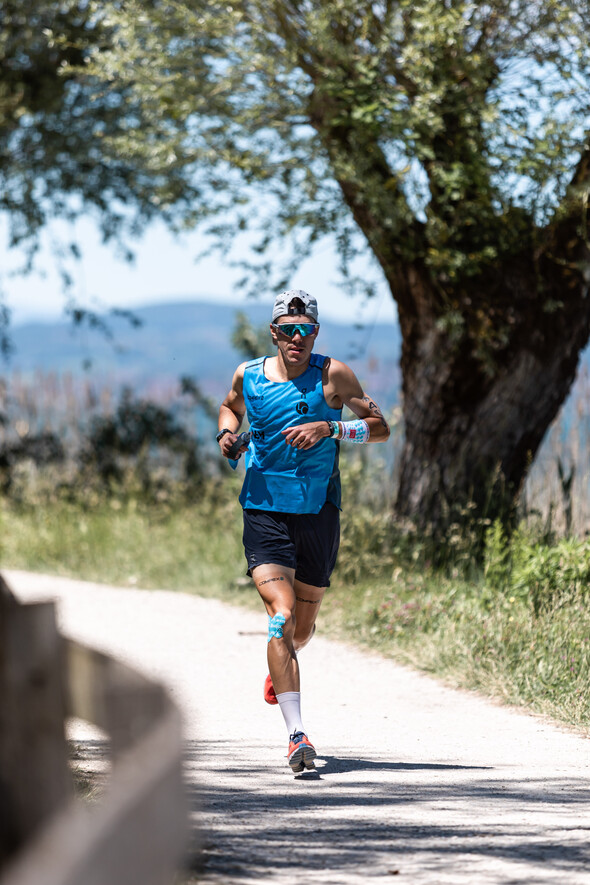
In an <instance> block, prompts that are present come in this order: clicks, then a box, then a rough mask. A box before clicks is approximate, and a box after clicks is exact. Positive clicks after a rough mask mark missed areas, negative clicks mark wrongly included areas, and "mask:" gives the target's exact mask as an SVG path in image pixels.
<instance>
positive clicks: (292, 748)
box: [287, 731, 317, 774]
mask: <svg viewBox="0 0 590 885" xmlns="http://www.w3.org/2000/svg"><path fill="white" fill-rule="evenodd" d="M316 756H317V753H316V751H315V747H314V745H313V744H312V742H311V741H310V740H309V738H308V737H307V735H306V734H303V732H302V731H296V732H295V733H294V734H292V735H291V737H290V738H289V749H288V750H287V758H288V760H289V765H290V766H291V770H292V771H293V773H294V774H299V772H300V771H303V769H304V768H315V763H314V761H313V760H314V759H315V757H316Z"/></svg>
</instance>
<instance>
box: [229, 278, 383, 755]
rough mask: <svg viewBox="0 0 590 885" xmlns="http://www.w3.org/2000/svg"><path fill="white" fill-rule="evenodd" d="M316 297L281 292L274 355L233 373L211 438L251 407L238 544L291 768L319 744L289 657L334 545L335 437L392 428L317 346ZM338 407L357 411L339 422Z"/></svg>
mask: <svg viewBox="0 0 590 885" xmlns="http://www.w3.org/2000/svg"><path fill="white" fill-rule="evenodd" d="M318 331H319V323H318V308H317V302H316V299H315V298H314V297H313V296H311V295H308V294H307V293H306V292H303V291H302V290H300V289H291V290H289V291H288V292H283V293H281V294H280V295H279V296H278V297H277V299H276V301H275V303H274V306H273V310H272V322H271V326H270V334H271V337H272V341H273V344H274V345H275V346H276V348H277V353H276V356H266V357H260V358H259V359H255V360H250V361H249V362H245V363H242V364H241V365H240V366H238V368H237V369H236V372H235V374H234V377H233V381H232V386H231V390H230V392H229V393H228V395H227V396H226V398H225V399H224V401H223V403H222V404H221V407H220V409H219V433H218V434H217V441H218V443H219V445H220V448H221V451H222V453H223V455H224V456H225V457H228V454H229V453H230V449H231V447H232V445H233V444H234V443H235V442H236V440H237V438H238V436H237V434H238V432H239V430H240V427H241V425H242V421H243V419H244V416H245V415H246V414H247V416H248V421H249V424H250V428H249V429H250V433H251V439H250V444H249V446H248V447H246V446H245V445H243V446H242V447H241V449H240V451H244V452H245V466H246V475H245V479H244V484H243V487H242V491H241V493H240V498H239V500H240V503H241V505H242V508H243V511H244V514H243V516H244V534H243V542H244V551H245V554H246V560H247V563H248V574H249V575H251V577H252V579H253V580H254V584H255V585H256V589H257V590H258V593H259V594H260V596H261V598H262V601H263V602H264V605H265V607H266V611H267V614H268V621H269V624H268V643H267V655H268V667H269V671H270V672H269V675H268V676H267V678H266V682H265V686H264V698H265V700H266V701H267V703H269V704H279V705H280V708H281V712H282V714H283V717H284V719H285V724H286V726H287V732H288V734H289V748H288V753H287V755H288V760H289V765H290V766H291V769H292V770H293V772H295V773H298V772H300V771H303V769H304V768H314V767H315V766H314V759H315V757H316V755H317V754H316V751H315V748H314V746H313V744H312V743H311V741H310V740H309V738H308V737H307V732H306V729H305V728H304V726H303V722H302V719H301V695H300V683H299V664H298V660H297V652H299V651H300V650H301V649H302V648H304V647H305V646H306V645H307V643H308V642H309V640H310V639H311V637H312V636H313V633H314V631H315V622H316V618H317V615H318V611H319V608H320V605H321V602H322V599H323V597H324V593H325V592H326V588H327V587H329V585H330V575H331V573H332V570H333V568H334V566H335V564H336V555H337V553H338V546H339V543H340V474H339V471H338V452H339V445H340V442H339V441H346V442H350V443H355V444H357V445H358V444H365V443H369V442H371V443H373V442H384V441H385V440H386V439H387V438H388V437H389V427H388V424H387V422H386V420H385V418H384V417H383V415H382V413H381V410H380V409H379V407H378V406H377V404H376V403H375V402H374V401H373V400H372V399H371V397H369V396H367V395H366V394H365V393H364V391H363V389H362V387H361V385H360V383H359V381H358V379H357V378H356V376H355V374H354V372H353V371H352V369H350V367H349V366H347V365H346V364H345V363H342V362H339V361H338V360H335V359H332V358H330V357H326V356H320V355H319V354H315V353H313V352H312V351H313V346H314V344H315V340H316V338H317V335H318ZM344 405H346V406H348V408H349V409H350V410H351V411H352V412H353V414H354V415H356V416H357V417H356V419H355V420H353V421H342V420H341V418H342V407H343V406H344Z"/></svg>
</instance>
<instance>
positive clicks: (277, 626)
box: [268, 612, 286, 642]
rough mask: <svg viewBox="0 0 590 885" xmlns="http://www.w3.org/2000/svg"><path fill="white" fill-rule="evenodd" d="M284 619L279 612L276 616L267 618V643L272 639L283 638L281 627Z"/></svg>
mask: <svg viewBox="0 0 590 885" xmlns="http://www.w3.org/2000/svg"><path fill="white" fill-rule="evenodd" d="M285 621H286V618H285V616H284V615H282V614H281V613H280V612H277V613H276V615H273V617H272V618H271V616H270V615H269V616H268V641H269V642H270V640H271V639H272V638H273V637H276V638H277V639H282V638H283V626H284V624H285Z"/></svg>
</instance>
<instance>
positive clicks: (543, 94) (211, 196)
mask: <svg viewBox="0 0 590 885" xmlns="http://www.w3.org/2000/svg"><path fill="white" fill-rule="evenodd" d="M91 9H92V11H93V13H94V15H95V18H94V19H93V21H94V23H95V27H100V28H102V29H104V30H105V31H107V32H108V34H109V41H110V42H109V46H107V47H105V46H103V45H102V44H101V45H100V46H98V45H95V46H94V48H92V47H91V49H90V55H91V63H90V65H89V66H87V68H86V72H87V75H88V77H89V79H88V81H87V83H88V86H85V87H84V88H91V87H92V86H93V85H94V88H97V84H102V86H101V88H100V89H99V90H98V93H97V95H96V100H97V102H98V106H99V107H100V106H103V107H109V106H110V103H113V102H114V103H115V104H116V107H117V112H118V120H119V129H118V130H116V131H115V129H116V127H113V131H112V132H110V133H108V134H106V135H105V137H104V138H103V139H102V140H101V143H102V150H105V151H107V152H108V155H109V156H110V157H113V158H115V160H113V162H121V163H125V164H127V166H131V167H137V168H140V169H144V170H148V171H151V172H152V173H153V172H156V171H158V170H159V171H161V172H162V173H163V172H164V170H166V171H167V173H168V174H169V175H170V176H172V177H173V176H174V175H177V176H178V178H179V179H181V178H182V177H184V178H185V179H186V181H187V182H190V183H191V184H192V186H193V196H194V198H193V202H192V204H191V207H190V212H189V211H183V212H182V213H181V214H182V219H183V222H184V223H187V224H192V223H197V222H202V221H206V220H207V219H211V221H210V228H209V229H210V230H211V231H212V232H213V233H214V234H216V236H217V238H218V243H219V245H220V247H221V248H222V249H225V250H229V249H230V247H231V245H232V244H233V242H234V240H235V237H236V235H237V234H239V233H240V232H244V233H245V234H246V235H247V236H250V237H253V238H254V237H255V239H251V240H250V242H251V243H253V247H252V251H253V254H254V255H256V254H258V256H259V261H257V262H256V267H251V268H249V269H248V278H249V280H250V282H252V283H253V284H254V288H256V287H257V286H260V285H264V286H269V285H270V282H271V280H272V281H273V284H274V285H281V284H282V282H283V280H281V279H280V276H281V272H282V271H284V274H285V277H288V276H289V275H290V274H291V273H292V270H293V268H294V267H296V265H297V262H298V261H300V260H301V258H302V256H303V255H305V254H307V252H308V251H309V249H311V248H313V246H314V244H315V243H316V241H318V239H320V238H321V237H323V236H326V235H331V236H335V237H336V239H337V242H338V245H339V248H340V253H341V256H342V270H343V273H344V275H345V279H346V281H347V282H348V284H349V285H350V286H351V287H352V288H353V289H358V287H359V286H360V285H363V286H364V285H369V284H365V283H364V282H360V281H357V280H355V279H354V278H353V277H352V276H351V274H350V264H351V259H352V258H353V257H354V256H355V255H356V254H358V251H359V250H361V249H367V248H368V250H370V252H371V254H372V255H373V256H374V258H375V261H376V264H377V266H378V268H379V269H380V272H381V273H382V276H383V278H384V280H385V281H386V283H387V285H388V286H389V288H390V290H391V294H392V296H393V298H394V299H395V301H396V303H397V308H398V313H399V321H400V326H401V331H402V337H403V348H402V355H401V368H402V375H403V410H404V418H405V432H406V440H405V448H404V452H403V456H402V459H401V464H400V485H399V492H398V499H397V511H398V513H399V514H400V515H402V516H408V517H411V518H413V519H415V520H417V521H418V522H419V523H422V524H435V525H438V526H444V524H445V522H446V521H447V520H449V519H453V518H455V515H456V514H455V512H454V511H455V510H461V509H464V508H465V507H468V506H469V505H470V502H471V504H472V505H473V512H475V513H476V514H479V515H483V514H487V515H489V516H490V517H493V516H494V515H496V514H498V513H499V514H505V513H507V512H510V511H511V509H512V506H513V502H514V500H515V497H516V496H517V494H518V491H519V489H520V488H521V485H522V482H523V479H524V477H525V475H526V471H527V468H528V466H529V464H530V462H531V460H532V458H533V457H534V455H535V453H536V451H537V449H538V447H539V445H540V442H541V440H542V438H543V436H544V434H545V431H546V429H547V427H548V425H549V423H550V422H551V420H552V419H553V418H554V417H555V415H556V413H557V411H558V409H559V406H560V405H561V403H562V402H563V400H564V399H565V397H566V396H567V393H568V391H569V389H570V386H571V384H572V381H573V379H574V377H575V373H576V367H577V364H578V358H579V354H580V351H581V349H582V348H583V347H584V346H585V344H586V342H587V340H588V334H589V320H590V298H588V297H587V296H588V285H589V283H590V263H589V260H588V259H589V250H588V235H587V223H588V191H589V173H590V147H589V146H588V133H589V131H590V89H589V88H588V87H589V80H590V77H589V74H590V49H589V47H588V41H587V39H586V35H587V32H588V23H589V20H590V16H589V12H590V10H589V7H588V3H587V0H544V2H541V0H526V2H525V0H488V2H484V3H474V2H466V0H371V2H369V0H324V2H322V3H321V4H318V3H313V2H311V0H235V2H234V0H231V2H224V3H221V2H212V0H208V2H199V0H191V2H182V0H150V2H149V3H147V4H145V3H139V2H135V0H119V2H116V3H110V4H105V3H102V2H101V3H100V4H98V3H97V4H95V6H93V7H91ZM56 45H57V46H58V47H59V46H62V45H63V40H62V41H60V40H59V39H57V38H56ZM68 72H69V68H68V67H66V70H65V74H66V76H68ZM72 76H74V79H76V77H78V78H79V77H80V74H79V73H78V74H76V72H75V70H74V68H72ZM76 82H77V81H76ZM82 82H84V81H82ZM139 115H140V116H139ZM137 119H141V121H142V123H141V129H140V131H138V128H137V126H136V125H135V121H136V120H137ZM173 203H174V196H173V195H172V196H171V202H168V203H165V205H166V206H170V205H173ZM286 242H287V243H289V244H290V248H291V253H290V258H291V261H290V263H289V261H287V262H286V263H285V264H284V265H282V266H280V267H279V263H278V259H279V258H280V257H281V249H280V248H279V246H280V244H283V243H286ZM277 268H279V270H278V272H277ZM274 285H273V287H274ZM369 288H370V287H369ZM317 294H318V295H319V296H320V297H321V293H317Z"/></svg>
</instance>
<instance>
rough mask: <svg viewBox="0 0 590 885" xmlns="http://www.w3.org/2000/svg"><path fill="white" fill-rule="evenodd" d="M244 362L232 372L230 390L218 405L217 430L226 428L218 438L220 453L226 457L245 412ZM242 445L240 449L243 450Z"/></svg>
mask: <svg viewBox="0 0 590 885" xmlns="http://www.w3.org/2000/svg"><path fill="white" fill-rule="evenodd" d="M245 365H246V363H241V365H239V366H238V368H237V369H236V371H235V373H234V377H233V380H232V385H231V390H230V391H229V393H228V395H227V396H226V398H225V399H224V400H223V402H222V403H221V405H220V407H219V418H218V421H217V427H218V430H219V431H222V430H228V431H229V433H224V434H223V436H222V437H221V439H220V440H219V447H220V449H221V453H222V455H223V456H224V457H225V458H227V453H228V451H229V450H230V448H231V447H232V445H233V443H234V442H235V441H236V438H237V435H238V432H239V430H240V427H241V425H242V421H243V420H244V415H245V414H246V403H245V400H244V393H243V387H244V367H245ZM245 449H246V446H244V447H243V448H242V449H241V451H245Z"/></svg>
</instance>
